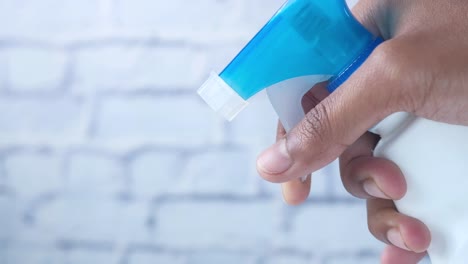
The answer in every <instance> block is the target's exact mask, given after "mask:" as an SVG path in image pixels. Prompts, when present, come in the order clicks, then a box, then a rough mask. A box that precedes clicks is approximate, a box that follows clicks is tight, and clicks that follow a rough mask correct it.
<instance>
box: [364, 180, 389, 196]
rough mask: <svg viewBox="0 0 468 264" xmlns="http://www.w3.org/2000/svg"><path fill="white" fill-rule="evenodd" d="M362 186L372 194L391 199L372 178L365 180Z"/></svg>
mask: <svg viewBox="0 0 468 264" xmlns="http://www.w3.org/2000/svg"><path fill="white" fill-rule="evenodd" d="M362 187H363V188H364V191H366V192H367V194H369V195H370V196H373V197H376V198H382V199H390V197H388V196H387V195H386V194H385V193H384V192H382V190H381V189H380V188H379V186H377V184H376V183H375V181H374V180H372V179H368V180H365V181H364V182H363V184H362Z"/></svg>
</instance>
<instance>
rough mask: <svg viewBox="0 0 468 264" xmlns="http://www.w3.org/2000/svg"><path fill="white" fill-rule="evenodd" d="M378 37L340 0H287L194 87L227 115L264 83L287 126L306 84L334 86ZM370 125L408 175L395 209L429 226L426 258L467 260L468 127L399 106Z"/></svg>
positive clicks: (296, 116) (449, 262) (440, 263)
mask: <svg viewBox="0 0 468 264" xmlns="http://www.w3.org/2000/svg"><path fill="white" fill-rule="evenodd" d="M381 42H382V40H381V39H380V38H378V37H375V36H373V35H372V34H371V33H369V32H368V31H367V30H366V29H365V28H364V27H363V26H362V25H360V24H359V23H358V22H357V21H356V20H355V19H354V17H353V16H352V14H351V12H350V11H349V9H348V7H347V5H346V3H345V0H326V1H325V0H289V1H288V2H286V4H285V5H284V6H283V7H282V8H281V9H280V10H279V11H278V13H276V14H275V16H273V18H272V19H271V20H270V21H269V22H268V23H267V24H266V25H265V27H263V29H262V30H261V31H260V32H259V33H258V34H257V35H256V36H255V37H254V38H253V39H252V40H251V41H250V43H249V44H248V45H247V46H246V47H245V48H244V49H243V50H242V51H241V52H240V53H239V54H238V55H237V56H236V58H234V60H233V61H232V62H231V63H230V64H229V65H228V66H227V67H226V68H225V69H224V71H223V72H222V73H221V74H220V75H217V74H212V75H211V76H210V78H209V79H208V80H207V81H206V82H205V83H204V84H203V85H202V87H201V88H200V90H199V94H200V96H201V97H202V98H203V99H204V100H205V101H206V102H207V103H208V104H209V105H210V106H211V107H212V108H213V109H214V110H215V111H217V112H219V113H220V114H221V115H223V116H224V117H225V118H227V119H228V120H232V119H233V118H234V117H235V116H236V115H237V114H238V113H239V112H240V111H241V110H242V109H243V108H244V107H245V106H246V105H247V100H248V99H249V98H250V97H252V96H253V95H255V94H256V93H258V92H259V91H261V90H263V89H267V93H268V96H269V98H270V101H271V103H272V105H273V106H274V108H275V110H276V112H277V114H278V116H279V118H280V120H281V123H282V124H283V126H284V127H285V129H286V130H287V131H289V130H290V129H291V128H293V127H294V126H295V125H297V124H298V123H299V122H300V121H301V120H302V118H303V117H304V112H303V109H302V104H301V101H302V97H303V96H304V94H305V93H306V92H307V91H309V90H310V89H311V88H312V87H313V86H314V85H316V84H317V83H320V82H323V81H329V85H328V90H329V91H330V92H333V91H334V90H335V89H336V88H338V86H340V85H341V84H342V83H343V82H345V81H346V80H347V79H348V77H349V76H350V75H351V74H352V73H353V72H354V71H355V70H356V69H357V68H358V67H359V66H360V65H361V64H362V63H363V62H364V61H365V60H366V59H367V57H368V56H369V55H370V54H371V53H372V51H373V50H374V49H375V47H377V46H378V45H379V44H380V43H381ZM373 132H375V133H377V134H379V135H380V136H381V137H382V140H381V141H380V142H379V144H378V146H377V148H376V149H375V152H374V153H375V155H376V156H378V157H383V158H387V159H390V160H392V161H394V162H395V163H396V164H398V165H399V166H400V168H401V170H402V171H403V173H404V175H405V177H406V180H407V185H408V192H407V194H406V196H405V197H404V198H403V199H401V200H399V201H396V205H397V208H398V210H399V211H400V212H402V213H404V214H407V215H409V216H412V217H415V218H418V219H420V220H422V221H423V222H424V223H425V224H426V225H427V226H428V227H429V230H430V231H431V235H432V243H431V245H430V248H429V250H428V252H429V255H430V258H431V260H432V263H433V264H462V263H468V203H467V202H466V201H467V200H468V192H466V191H465V188H466V187H468V155H467V154H466V153H468V127H463V126H455V125H448V124H442V123H437V122H433V121H429V120H426V119H422V118H417V117H415V116H411V115H410V114H407V113H397V114H394V115H392V116H390V117H388V118H386V119H385V120H384V121H382V122H381V123H380V124H378V125H377V126H375V127H374V128H373Z"/></svg>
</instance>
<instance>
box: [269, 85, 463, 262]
mask: <svg viewBox="0 0 468 264" xmlns="http://www.w3.org/2000/svg"><path fill="white" fill-rule="evenodd" d="M323 78H324V79H323ZM323 78H322V77H320V76H309V77H301V78H295V79H291V80H288V81H285V82H282V83H280V84H277V85H275V86H273V87H271V88H269V89H267V93H268V96H269V97H270V100H271V103H272V105H273V107H274V108H275V110H276V112H277V114H278V116H279V118H280V120H281V122H282V123H283V125H284V126H285V128H286V130H287V131H289V130H290V129H292V128H293V127H294V126H295V125H297V124H298V123H299V122H300V120H301V119H302V118H303V117H304V112H303V110H302V106H301V101H302V97H303V96H304V94H305V93H306V92H307V91H308V90H309V89H310V88H311V87H313V86H314V85H315V84H316V83H319V82H322V81H323V80H326V79H328V78H326V77H325V76H323ZM372 131H373V132H375V133H378V134H379V135H380V136H381V137H382V139H381V141H380V142H379V144H378V146H377V147H376V149H375V152H374V155H375V156H377V157H383V158H387V159H389V160H392V161H394V162H395V163H396V164H398V166H400V168H401V170H402V171H403V173H404V175H405V177H406V181H407V185H408V192H407V194H406V196H405V197H404V198H403V199H401V200H399V201H396V202H395V203H396V205H397V208H398V210H399V211H400V212H402V213H404V214H406V215H409V216H412V217H416V218H418V219H420V220H421V221H423V222H424V223H425V224H426V225H427V226H428V227H429V230H430V231H431V235H432V243H431V246H430V248H429V251H428V252H429V255H430V258H431V261H432V264H465V263H468V127H465V126H455V125H449V124H443V123H438V122H434V121H430V120H426V119H422V118H417V117H414V116H412V115H410V114H408V113H396V114H393V115H391V116H389V117H388V118H386V119H385V120H383V121H382V122H381V123H379V124H378V125H377V126H375V127H374V128H373V129H372Z"/></svg>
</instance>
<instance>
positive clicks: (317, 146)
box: [257, 41, 398, 182]
mask: <svg viewBox="0 0 468 264" xmlns="http://www.w3.org/2000/svg"><path fill="white" fill-rule="evenodd" d="M390 45H391V44H390V41H387V42H385V43H383V44H381V46H379V47H378V48H377V49H376V50H374V52H373V53H372V54H371V56H370V57H369V58H368V60H367V61H366V62H365V63H364V64H363V65H362V66H361V67H360V68H359V69H358V70H357V71H356V72H355V73H354V74H353V75H352V76H351V77H350V78H349V79H348V81H347V82H346V83H344V84H343V85H342V86H341V87H340V88H339V89H338V90H336V91H335V92H334V93H333V94H331V95H330V96H328V97H327V98H325V99H324V100H323V101H322V102H321V103H319V104H318V105H317V106H316V107H315V108H313V109H312V110H311V111H310V112H308V113H307V114H306V116H305V118H304V119H303V120H302V121H301V122H300V123H299V124H298V125H297V126H296V127H295V128H294V129H293V130H292V131H291V132H290V133H289V134H288V135H287V136H286V137H285V138H284V139H282V140H280V141H278V142H277V143H276V144H275V145H273V146H272V147H271V148H269V149H268V150H266V151H265V152H264V153H263V154H262V155H260V157H259V159H258V161H257V169H258V171H259V173H260V175H261V176H262V177H263V178H265V179H266V180H268V181H272V182H286V181H289V180H292V179H296V178H299V177H302V176H304V175H308V174H310V173H311V172H314V171H316V170H318V169H320V168H322V167H324V166H326V165H327V164H329V163H330V162H332V161H333V160H335V159H336V158H337V157H339V156H340V155H341V154H342V153H343V152H344V151H345V150H346V148H348V146H350V145H352V144H353V143H354V142H355V141H356V140H357V139H358V138H359V137H361V136H362V135H363V134H364V133H365V132H366V131H367V130H368V129H369V128H371V127H372V126H373V125H375V124H376V123H377V122H378V121H380V120H382V119H383V118H385V117H386V116H388V115H390V114H391V113H393V112H397V110H398V109H397V108H398V105H397V101H398V100H395V99H392V97H395V96H392V93H394V91H392V88H397V87H398V86H397V85H395V83H396V82H397V80H396V78H393V77H392V76H391V75H392V71H390V70H388V69H389V68H387V66H388V64H386V61H387V59H386V58H388V57H389V56H391V52H390V54H389V53H388V52H387V50H389V49H388V47H389V46H390ZM390 50H391V49H390ZM387 54H389V55H387ZM390 61H391V60H390ZM390 68H391V67H390Z"/></svg>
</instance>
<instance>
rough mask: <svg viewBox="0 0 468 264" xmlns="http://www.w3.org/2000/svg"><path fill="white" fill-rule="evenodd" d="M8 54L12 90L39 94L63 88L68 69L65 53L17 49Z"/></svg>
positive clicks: (10, 50) (9, 51)
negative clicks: (39, 92)
mask: <svg viewBox="0 0 468 264" xmlns="http://www.w3.org/2000/svg"><path fill="white" fill-rule="evenodd" d="M6 54H7V62H8V66H7V67H8V72H7V73H8V83H9V87H10V90H12V91H14V92H24V91H34V92H37V91H50V90H54V89H58V88H60V87H61V84H62V82H63V80H64V78H65V71H66V67H67V65H66V63H67V58H66V55H65V53H64V52H63V51H56V50H47V49H37V48H35V49H33V48H16V49H8V50H7V51H6Z"/></svg>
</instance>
